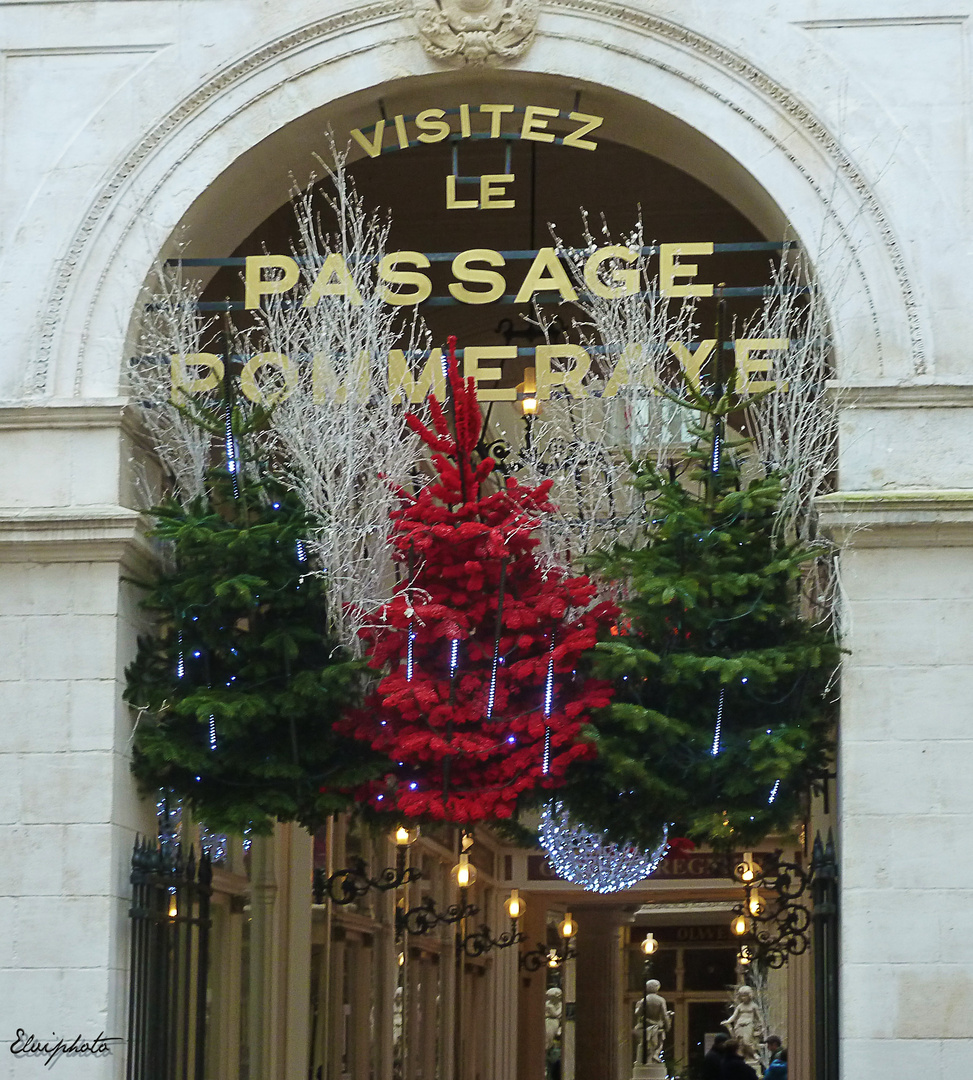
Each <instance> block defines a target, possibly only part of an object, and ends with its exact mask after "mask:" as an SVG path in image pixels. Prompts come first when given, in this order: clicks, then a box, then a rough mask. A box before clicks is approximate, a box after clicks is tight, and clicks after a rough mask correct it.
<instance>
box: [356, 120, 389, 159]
mask: <svg viewBox="0 0 973 1080" xmlns="http://www.w3.org/2000/svg"><path fill="white" fill-rule="evenodd" d="M384 134H385V121H384V120H379V122H378V123H377V124H376V125H375V132H374V134H373V135H372V140H371V142H369V141H368V139H366V138H365V136H364V135H363V134H362V131H361V128H352V129H351V137H352V138H353V139H354V140H355V142H356V143H358V145H359V146H360V147H361V148H362V149H363V150H364V151H365V153H366V154H368V156H369V157H378V155H379V154H380V153H381V152H382V136H383V135H384Z"/></svg>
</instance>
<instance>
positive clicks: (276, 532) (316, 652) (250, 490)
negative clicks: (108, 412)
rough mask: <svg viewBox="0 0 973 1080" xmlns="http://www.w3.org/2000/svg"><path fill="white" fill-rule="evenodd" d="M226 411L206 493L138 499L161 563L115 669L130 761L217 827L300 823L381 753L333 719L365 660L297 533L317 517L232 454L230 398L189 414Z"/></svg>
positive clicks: (317, 814) (358, 681)
mask: <svg viewBox="0 0 973 1080" xmlns="http://www.w3.org/2000/svg"><path fill="white" fill-rule="evenodd" d="M224 414H225V416H226V420H227V424H228V434H227V436H226V446H227V448H228V450H227V461H226V463H225V465H224V466H223V467H221V468H217V469H213V470H210V471H209V472H208V473H207V477H206V480H207V485H206V493H205V494H204V495H202V496H198V497H197V498H195V499H192V500H183V501H180V500H179V499H178V498H176V497H170V498H169V499H167V500H166V501H165V502H163V503H162V504H161V505H159V506H156V507H154V508H153V509H152V510H150V511H149V513H150V514H151V515H152V516H153V518H154V519H155V528H154V531H153V535H154V536H155V537H156V538H158V539H159V540H161V541H163V542H164V543H166V544H167V545H168V547H169V554H170V559H169V565H170V568H169V569H166V570H164V571H163V572H160V573H159V574H158V576H157V577H156V578H155V579H154V580H153V581H151V582H149V583H146V588H147V595H146V596H145V598H144V600H143V607H145V608H146V609H148V610H149V611H151V612H153V613H154V614H155V615H156V617H157V624H156V627H155V630H154V632H153V633H152V634H151V635H150V636H147V637H143V638H140V640H139V644H138V653H137V656H136V659H135V660H134V662H133V663H132V664H131V665H130V666H129V668H128V669H127V671H126V677H127V689H126V693H125V698H126V700H127V701H128V702H129V703H130V705H131V706H132V708H133V712H134V714H135V719H136V727H135V736H134V758H133V769H134V771H135V773H136V775H137V777H138V778H139V780H140V781H141V782H142V784H143V786H144V787H145V788H146V789H156V788H159V787H165V788H168V789H169V790H171V791H172V792H173V793H175V794H176V795H177V796H179V797H180V798H182V799H183V800H185V801H186V802H187V803H188V804H189V805H190V806H191V807H192V810H193V813H194V815H195V816H196V818H197V819H198V820H202V821H205V822H206V824H207V825H208V826H209V827H210V828H212V829H215V830H226V831H234V832H241V831H243V830H245V829H248V828H249V829H252V830H253V831H255V832H261V831H266V830H268V829H269V828H270V827H271V824H272V822H273V821H274V820H277V821H298V822H300V823H301V824H302V825H304V826H306V827H307V828H309V829H314V828H316V827H318V826H319V825H321V824H322V823H323V822H324V820H325V818H326V817H327V815H328V814H330V813H333V812H334V811H335V810H339V809H343V808H345V807H347V805H348V798H347V796H345V795H343V794H341V792H342V791H347V790H349V789H352V788H354V787H355V786H357V785H358V784H360V783H363V782H365V781H367V780H368V779H370V778H371V777H373V776H374V775H376V773H377V772H378V771H379V769H380V767H381V765H382V764H384V765H386V767H387V764H388V763H387V762H384V759H381V758H379V757H378V755H376V754H375V753H374V751H372V750H371V749H370V748H369V747H368V746H367V745H365V744H363V743H361V742H360V741H358V740H354V739H350V738H347V737H345V736H341V735H338V734H336V732H335V731H334V730H333V728H334V724H335V723H336V722H337V720H338V718H339V717H340V716H341V714H342V713H343V712H344V711H345V709H346V708H348V707H350V706H353V705H355V704H358V703H359V702H360V700H361V691H362V681H363V678H364V673H363V669H364V665H363V664H361V663H360V662H357V661H354V660H353V659H352V658H351V657H350V655H349V654H348V652H347V651H346V650H345V649H343V648H342V647H341V646H340V644H339V643H338V642H337V641H336V640H334V639H333V637H332V636H331V635H330V633H329V631H328V629H327V626H328V619H327V604H328V596H327V582H326V578H325V576H324V575H322V574H321V573H318V572H315V571H314V570H313V568H312V567H311V565H310V564H309V562H308V560H307V555H306V552H305V548H304V542H305V540H306V539H307V538H308V536H309V535H310V534H311V532H312V530H313V529H314V527H315V522H314V521H313V520H312V519H311V518H310V517H309V515H308V514H307V513H306V511H305V509H304V507H303V506H302V505H301V503H300V501H299V500H298V498H297V497H296V496H295V495H294V493H293V492H291V491H288V490H286V489H285V488H284V487H283V486H282V485H281V484H280V483H278V482H277V481H276V480H275V479H274V476H273V473H272V472H271V471H270V470H269V469H267V468H260V467H258V466H256V465H255V464H253V463H249V464H248V466H247V467H246V468H244V467H243V463H242V462H241V460H240V450H239V448H240V445H241V442H242V441H243V440H244V439H245V437H246V434H247V431H248V429H249V428H250V427H252V425H253V424H254V423H255V422H259V418H254V417H253V416H247V414H246V411H245V410H244V409H242V408H240V407H238V406H233V405H232V404H231V403H225V405H224V406H217V407H216V408H215V409H214V411H213V412H212V414H210V413H207V411H206V409H205V408H198V409H197V410H196V411H195V413H194V414H193V415H194V420H195V422H198V423H200V424H203V425H206V426H207V428H208V429H210V430H211V431H212V432H213V434H214V437H215V436H216V435H217V434H222V433H221V432H220V426H221V425H222V423H223V420H222V417H223V415H224Z"/></svg>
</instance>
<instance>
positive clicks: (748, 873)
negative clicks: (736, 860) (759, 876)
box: [740, 851, 754, 881]
mask: <svg viewBox="0 0 973 1080" xmlns="http://www.w3.org/2000/svg"><path fill="white" fill-rule="evenodd" d="M753 877H754V874H753V852H752V851H745V852H744V853H743V873H742V874H741V875H740V880H741V881H753Z"/></svg>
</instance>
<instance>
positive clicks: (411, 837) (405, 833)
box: [392, 825, 419, 847]
mask: <svg viewBox="0 0 973 1080" xmlns="http://www.w3.org/2000/svg"><path fill="white" fill-rule="evenodd" d="M418 839H419V827H418V826H417V825H413V826H412V828H411V829H410V828H409V826H408V825H397V826H396V827H395V829H394V830H393V831H392V840H393V842H394V843H395V845H396V847H410V846H411V845H412V844H414V843H415V842H416V841H417V840H418Z"/></svg>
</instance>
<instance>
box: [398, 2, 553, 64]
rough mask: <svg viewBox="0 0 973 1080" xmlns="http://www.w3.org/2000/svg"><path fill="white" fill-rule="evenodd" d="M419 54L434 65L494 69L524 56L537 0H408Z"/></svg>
mask: <svg viewBox="0 0 973 1080" xmlns="http://www.w3.org/2000/svg"><path fill="white" fill-rule="evenodd" d="M412 7H413V17H414V19H415V24H416V29H417V30H418V32H419V38H420V40H421V41H422V45H423V48H424V49H425V50H426V52H427V53H429V55H430V56H433V57H435V58H436V59H437V60H453V61H457V62H459V63H461V64H495V63H499V62H501V61H503V60H515V59H516V58H517V57H518V56H521V55H522V54H523V53H525V52H526V51H527V49H528V48H529V46H530V44H531V42H532V41H533V40H534V31H535V29H536V28H537V12H538V8H539V0H412Z"/></svg>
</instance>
